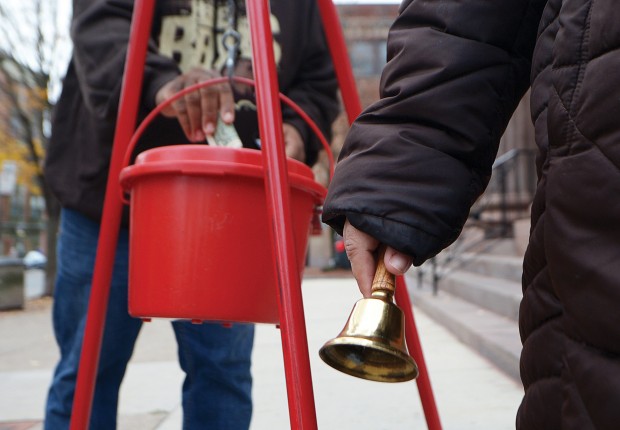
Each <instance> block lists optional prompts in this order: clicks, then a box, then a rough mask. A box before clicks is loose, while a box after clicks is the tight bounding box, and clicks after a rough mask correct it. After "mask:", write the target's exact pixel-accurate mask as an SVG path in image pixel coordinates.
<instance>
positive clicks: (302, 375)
mask: <svg viewBox="0 0 620 430" xmlns="http://www.w3.org/2000/svg"><path fill="white" fill-rule="evenodd" d="M246 3H247V11H248V12H247V15H248V20H249V23H250V32H251V36H252V54H253V55H252V58H253V61H254V74H255V81H256V102H257V111H258V123H259V131H260V136H261V141H262V142H263V144H262V148H263V157H264V162H265V165H264V169H265V189H266V194H267V203H268V204H267V207H268V208H269V215H270V219H271V234H272V243H273V249H274V252H275V256H274V257H275V270H276V279H278V286H277V287H278V288H277V291H278V303H279V313H280V329H281V336H282V347H283V353H284V370H285V375H286V387H287V393H288V405H289V414H290V422H291V428H293V429H316V428H317V422H316V411H315V405H314V394H313V390H312V376H311V373H310V359H309V355H308V340H307V335H306V326H305V320H304V308H303V300H302V295H301V279H300V271H299V268H298V267H297V258H296V253H295V246H294V245H295V243H294V241H295V239H294V236H293V227H292V225H291V223H290V220H291V214H290V203H289V183H288V173H287V167H286V155H285V151H284V138H283V134H282V112H281V108H280V100H279V97H278V94H279V88H278V79H277V74H276V70H275V59H274V53H273V39H272V33H271V23H270V21H269V17H270V14H269V5H268V2H267V0H247V1H246Z"/></svg>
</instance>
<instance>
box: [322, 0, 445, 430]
mask: <svg viewBox="0 0 620 430" xmlns="http://www.w3.org/2000/svg"><path fill="white" fill-rule="evenodd" d="M317 1H318V3H319V10H320V13H321V18H322V20H323V29H324V30H325V35H326V37H327V44H328V46H329V50H330V53H331V56H332V59H333V63H334V68H335V70H336V76H337V78H338V85H339V86H340V92H341V94H342V101H343V103H344V105H345V109H346V111H347V118H348V120H349V125H351V124H352V123H353V121H354V120H355V118H357V117H358V116H359V114H360V113H361V112H362V105H361V102H360V98H359V94H358V92H357V87H356V85H355V77H354V75H353V68H352V67H351V63H350V61H349V54H348V52H347V45H346V43H345V40H344V34H343V32H342V25H341V24H340V19H339V18H338V11H337V10H336V6H334V3H333V1H332V0H317ZM396 284H397V286H396V301H397V302H399V303H400V304H401V306H400V307H401V308H402V309H403V312H404V313H405V325H406V328H405V337H406V340H407V346H408V348H409V351H412V354H413V357H414V359H415V360H416V362H417V364H418V369H419V371H420V375H419V376H418V379H417V384H418V391H419V393H420V400H421V402H422V408H423V409H424V415H425V417H426V424H427V426H428V428H429V430H441V423H440V421H439V413H438V412H437V405H436V403H435V397H434V395H433V389H432V387H431V382H430V378H429V376H428V370H427V368H426V363H425V361H424V354H423V352H422V346H421V344H420V339H419V337H418V330H417V328H416V325H415V320H414V318H413V309H412V306H411V301H410V300H409V295H408V293H407V286H406V284H405V280H404V278H403V277H402V276H398V277H397V278H396Z"/></svg>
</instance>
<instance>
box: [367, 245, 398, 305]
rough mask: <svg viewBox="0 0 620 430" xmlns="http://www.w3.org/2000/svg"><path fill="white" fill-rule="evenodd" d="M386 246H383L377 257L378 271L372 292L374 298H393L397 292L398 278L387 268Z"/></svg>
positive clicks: (373, 281)
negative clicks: (385, 259) (385, 260)
mask: <svg viewBox="0 0 620 430" xmlns="http://www.w3.org/2000/svg"><path fill="white" fill-rule="evenodd" d="M385 248H386V246H385V245H381V248H380V249H379V256H378V257H377V270H376V271H375V277H374V279H373V280H372V286H371V292H372V295H373V296H387V297H392V296H393V295H394V292H395V291H396V277H395V276H394V275H393V274H392V273H390V272H388V270H387V268H386V267H385V262H384V258H385Z"/></svg>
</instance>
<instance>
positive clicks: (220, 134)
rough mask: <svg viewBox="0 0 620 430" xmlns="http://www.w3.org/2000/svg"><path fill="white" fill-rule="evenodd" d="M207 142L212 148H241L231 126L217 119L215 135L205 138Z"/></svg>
mask: <svg viewBox="0 0 620 430" xmlns="http://www.w3.org/2000/svg"><path fill="white" fill-rule="evenodd" d="M207 142H208V143H209V145H212V146H226V147H228V148H242V147H243V144H242V143H241V139H240V138H239V134H237V129H236V128H235V126H234V125H233V124H226V123H225V122H224V121H222V119H221V118H219V117H218V119H217V125H216V126H215V133H213V136H207Z"/></svg>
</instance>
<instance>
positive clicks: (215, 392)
mask: <svg viewBox="0 0 620 430" xmlns="http://www.w3.org/2000/svg"><path fill="white" fill-rule="evenodd" d="M315 3H316V2H315V1H313V0H296V1H294V2H289V1H273V2H272V4H271V14H272V28H273V31H274V36H273V40H274V51H275V56H276V62H277V66H278V79H279V85H280V90H281V91H282V92H283V93H284V94H286V95H287V96H288V97H290V98H291V99H292V100H293V101H295V102H296V103H297V104H298V105H299V106H300V107H301V108H302V109H303V110H304V111H305V112H306V113H308V114H309V115H310V117H311V118H312V119H313V120H314V121H315V122H316V123H317V124H318V125H319V127H320V128H321V129H322V131H323V133H324V134H325V135H326V136H329V134H330V127H331V123H332V121H333V120H334V118H335V116H336V114H337V112H338V110H339V106H338V103H339V102H338V99H337V94H336V90H337V85H336V79H335V76H334V72H333V65H332V62H331V58H330V56H329V52H328V50H327V46H326V41H325V39H324V34H323V31H322V27H321V22H320V18H319V14H318V10H317V6H316V4H315ZM132 12H133V1H132V0H77V1H74V10H73V20H72V28H71V31H72V39H73V42H74V51H73V56H72V59H71V61H70V64H69V67H68V71H67V74H66V77H65V79H64V83H63V90H62V94H61V97H60V99H59V101H58V104H57V106H56V108H55V112H54V116H53V121H52V136H51V139H50V147H49V150H48V154H47V158H46V164H45V174H46V179H47V181H48V183H49V185H50V187H51V189H52V190H53V192H54V193H55V195H56V196H57V197H58V199H59V200H60V202H61V204H62V213H61V228H60V236H59V242H58V243H59V248H58V259H59V260H58V275H57V279H56V287H55V294H54V309H53V322H54V332H55V336H56V340H57V343H58V345H59V348H60V353H61V357H60V361H59V363H58V365H57V367H56V370H55V373H54V377H53V381H52V384H51V387H50V389H49V395H48V400H47V406H46V416H45V428H46V429H48V430H59V429H66V428H68V425H69V421H70V416H71V408H72V401H73V394H74V390H75V382H76V375H77V368H78V364H79V363H78V362H79V354H80V349H81V345H82V337H83V331H84V324H85V317H86V312H87V305H88V296H89V292H90V283H91V278H92V274H93V264H94V260H95V251H96V247H97V238H98V234H99V223H100V221H101V214H102V208H103V200H104V193H105V184H106V181H107V174H108V173H107V172H108V168H109V162H110V155H111V146H112V141H113V135H114V129H115V124H116V116H117V114H118V108H119V106H118V105H119V98H120V92H121V82H122V74H123V68H124V63H125V57H126V52H127V43H128V39H129V30H130V20H131V15H132ZM227 30H235V31H236V32H238V33H239V35H240V39H239V42H240V43H239V46H238V50H237V53H236V55H235V57H234V58H232V57H229V56H228V50H227V49H226V47H224V45H223V42H222V39H223V37H224V34H225V32H226V31H227ZM249 38H250V34H249V28H248V20H247V17H246V15H245V5H244V2H243V1H240V0H209V1H207V0H160V1H158V2H157V4H156V10H155V19H154V23H153V29H152V37H151V40H150V43H149V49H148V53H147V58H146V63H145V76H144V85H143V90H142V102H141V106H140V118H144V117H145V115H146V114H147V113H148V112H150V111H151V110H152V109H153V108H155V106H156V105H157V104H159V103H161V102H163V101H165V100H167V99H168V98H169V97H171V96H172V95H173V94H174V93H176V92H177V91H178V90H180V89H182V88H185V87H187V86H189V85H192V84H195V83H197V82H201V81H204V80H206V79H209V78H211V77H214V76H220V75H221V74H222V73H225V71H224V70H223V69H224V66H225V65H226V64H227V59H228V58H231V59H233V60H234V64H235V67H234V73H235V75H240V76H244V77H252V66H251V56H252V55H251V48H250V40H249ZM229 45H230V42H229ZM163 113H164V115H163V116H160V117H158V118H157V119H156V120H155V122H154V123H152V124H151V125H150V126H149V127H148V129H147V130H146V132H145V134H144V135H143V137H142V138H141V140H140V142H139V144H138V147H137V150H136V153H137V152H141V151H143V150H145V149H148V148H151V147H155V146H161V145H171V144H183V143H190V142H194V143H196V142H203V143H206V141H205V140H206V139H209V138H210V137H211V135H213V133H214V131H215V130H216V127H217V126H218V121H221V122H223V123H224V124H228V125H230V124H233V125H234V126H235V128H236V129H237V131H238V133H239V137H240V140H241V141H242V144H243V146H245V147H250V148H258V147H259V146H260V141H259V133H258V125H257V118H256V105H255V103H254V96H253V91H252V90H251V88H249V87H247V86H239V85H236V84H235V85H233V86H229V85H228V84H222V85H219V86H217V87H209V89H208V90H204V91H200V92H199V94H198V96H195V95H189V96H186V97H185V98H182V99H181V100H179V101H178V102H175V103H173V104H172V105H170V106H169V107H168V108H167V109H166V110H164V112H163ZM218 117H219V119H218ZM283 122H284V129H283V135H284V141H285V145H286V153H287V155H288V156H290V157H293V158H296V159H298V160H301V161H305V162H306V163H307V164H308V165H312V164H313V163H314V162H315V161H316V158H317V153H318V150H319V148H320V143H319V141H318V139H317V138H316V137H314V136H313V135H312V133H311V131H310V129H309V127H308V126H307V125H306V124H305V123H304V122H303V121H302V120H301V119H300V118H299V117H298V116H297V115H296V114H295V113H294V112H292V111H291V110H290V109H289V108H286V107H283ZM134 155H135V154H134ZM127 260H128V226H127V213H125V214H124V218H123V228H122V229H121V233H120V237H119V242H118V247H117V251H116V261H115V266H114V273H113V279H112V283H111V291H110V301H109V306H108V313H107V319H106V326H105V333H104V336H103V339H102V349H101V355H100V362H99V370H98V374H97V380H96V386H95V394H94V402H93V408H92V414H91V425H90V428H91V429H104V430H111V429H114V428H116V416H117V403H118V392H119V387H120V384H121V381H122V379H123V375H124V373H125V369H126V366H127V363H128V361H129V359H130V357H131V354H132V351H133V347H134V344H135V341H136V338H137V336H138V333H139V331H140V327H141V321H140V320H138V319H134V318H131V317H130V316H129V314H128V310H127V266H128V261H127ZM172 326H173V328H174V332H175V335H176V339H177V343H178V353H179V360H180V365H181V367H182V369H183V370H184V372H185V373H186V377H185V382H184V384H183V390H182V394H183V412H184V424H183V428H185V429H204V428H213V429H247V428H248V426H249V423H250V419H251V413H252V400H251V386H252V377H251V373H250V364H251V363H250V359H251V352H252V344H253V335H254V328H253V325H251V324H233V325H232V327H225V326H223V325H221V324H216V323H213V324H208V323H205V324H201V325H195V324H191V323H189V322H187V321H174V322H173V323H172Z"/></svg>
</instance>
